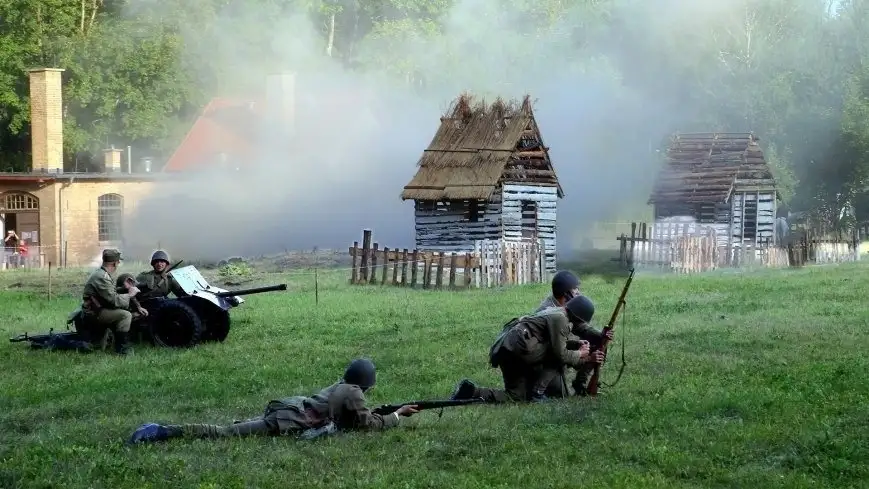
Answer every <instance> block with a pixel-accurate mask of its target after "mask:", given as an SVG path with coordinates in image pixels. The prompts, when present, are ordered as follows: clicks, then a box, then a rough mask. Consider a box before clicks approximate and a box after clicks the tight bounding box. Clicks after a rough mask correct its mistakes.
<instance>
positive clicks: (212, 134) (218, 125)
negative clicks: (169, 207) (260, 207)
mask: <svg viewBox="0 0 869 489" xmlns="http://www.w3.org/2000/svg"><path fill="white" fill-rule="evenodd" d="M260 107H261V105H260V104H257V103H255V102H253V101H251V100H241V99H229V98H215V99H212V100H211V101H210V102H209V103H208V105H206V106H205V109H203V110H202V114H200V115H199V117H198V118H197V119H196V122H194V123H193V126H192V127H191V128H190V131H188V132H187V136H186V137H185V138H184V140H183V141H181V144H180V145H179V146H178V148H176V149H175V152H174V153H173V154H172V156H171V157H170V158H169V161H167V162H166V165H165V166H164V167H163V171H165V172H175V171H184V170H190V169H193V168H196V167H202V166H206V165H210V164H212V163H213V162H214V160H215V158H217V156H218V155H219V154H220V153H226V154H227V155H231V156H232V157H234V158H235V159H238V160H240V161H252V160H253V151H254V149H255V148H254V146H255V144H256V143H255V135H256V134H257V133H258V132H259V131H258V129H259V123H260V121H261V120H262V115H261V113H260Z"/></svg>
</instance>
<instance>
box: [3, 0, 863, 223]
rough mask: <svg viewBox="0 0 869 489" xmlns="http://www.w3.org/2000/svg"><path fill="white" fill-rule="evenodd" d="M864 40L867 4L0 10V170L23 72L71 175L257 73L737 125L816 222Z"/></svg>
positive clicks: (69, 5)
mask: <svg viewBox="0 0 869 489" xmlns="http://www.w3.org/2000/svg"><path fill="white" fill-rule="evenodd" d="M698 4H699V5H698ZM867 41H869V1H867V0H840V1H833V0H714V1H713V0H710V1H709V2H692V1H689V0H661V1H656V2H648V1H639V0H536V1H530V0H528V1H526V0H513V1H506V0H488V1H482V0H461V1H459V0H365V1H363V0H246V1H240V0H184V1H182V0H0V145H2V148H3V151H2V152H0V167H2V169H4V170H9V169H16V170H22V169H25V168H26V167H27V165H28V161H29V147H28V130H29V125H28V119H29V113H28V112H29V106H28V86H27V77H26V69H27V68H30V67H34V66H39V65H42V66H57V67H62V68H65V69H66V70H67V71H66V73H65V74H64V80H65V84H66V86H65V90H66V91H65V104H66V113H67V116H68V117H67V125H66V149H67V160H68V162H69V163H68V164H69V165H71V166H72V165H75V166H76V167H77V168H78V169H84V168H88V166H89V165H90V164H91V163H90V161H91V159H92V156H91V155H92V154H96V155H98V154H99V150H100V149H102V148H103V147H105V146H106V145H107V144H115V145H116V146H126V145H132V146H133V147H134V148H136V149H137V151H138V152H140V153H141V152H147V153H149V154H152V155H154V156H155V157H157V160H160V159H161V158H160V157H161V156H166V155H168V153H169V152H171V150H172V149H173V148H174V147H175V146H176V145H177V143H178V142H179V140H180V138H181V137H182V136H183V134H184V128H186V127H187V126H189V124H190V122H191V121H192V119H193V118H194V117H195V115H196V114H197V112H198V111H199V110H200V109H201V107H202V105H203V103H204V102H206V101H207V100H208V99H209V98H210V97H212V96H214V95H217V94H236V93H244V92H250V91H251V90H256V89H259V88H261V84H262V75H263V74H264V73H265V72H267V71H269V70H274V69H280V68H292V69H297V70H299V71H304V70H306V69H307V70H311V71H317V70H321V69H322V70H325V69H327V68H329V67H330V66H331V67H332V68H333V69H334V67H336V66H340V67H341V68H342V69H343V70H345V71H352V72H356V73H360V74H366V75H371V76H377V77H380V79H381V80H384V81H383V83H392V84H395V85H396V86H399V85H404V86H405V87H408V86H410V87H413V89H414V90H416V91H417V93H421V94H424V96H427V97H430V98H431V99H438V100H442V101H443V102H446V101H447V100H448V99H449V98H451V97H452V96H454V95H455V93H456V92H457V91H458V90H462V89H472V90H474V91H481V92H485V93H499V92H503V93H506V94H509V95H511V96H512V95H516V94H517V93H518V92H522V91H524V90H526V89H529V88H534V89H535V90H538V91H540V92H545V93H547V94H548V95H550V96H554V95H553V94H559V93H567V92H568V91H569V90H570V88H569V87H570V86H572V85H573V86H575V87H579V88H577V90H585V91H587V92H589V93H594V94H595V95H594V96H591V95H589V96H588V99H587V100H584V101H583V102H582V103H583V104H585V105H586V106H591V105H594V107H586V110H585V112H584V113H583V112H582V111H583V109H582V108H578V109H577V110H578V111H579V113H583V114H584V115H583V117H585V118H590V119H592V120H594V121H596V122H595V124H597V125H598V126H599V127H607V128H610V129H611V130H617V129H619V128H622V129H623V130H624V132H626V133H632V134H634V136H635V139H636V140H637V141H643V140H648V141H649V144H650V145H652V146H656V145H658V143H659V141H660V140H661V138H662V137H663V136H665V135H667V134H669V133H670V132H671V131H673V130H697V131H701V130H731V131H746V130H753V131H755V132H756V133H757V134H758V135H759V136H760V137H761V138H762V140H763V141H764V146H765V149H766V151H767V155H768V157H769V158H770V159H771V161H772V162H773V163H774V164H775V167H776V171H777V173H778V176H779V178H780V180H781V181H782V182H783V183H785V185H786V187H787V197H788V199H789V200H790V201H791V202H793V204H794V205H795V206H798V207H807V206H809V205H810V204H813V206H815V205H814V204H816V203H818V202H820V203H823V204H824V205H823V206H822V207H828V208H829V209H830V210H829V212H830V213H831V214H835V213H836V212H837V210H836V209H838V208H840V207H841V206H842V205H843V203H844V202H847V201H853V202H855V203H857V204H860V203H861V202H862V201H863V200H865V199H863V197H862V196H863V194H864V193H865V191H866V189H867V185H869V120H867V116H869V68H867V64H866V61H867V55H869V47H867V46H869V44H867ZM323 72H324V71H323ZM577 103H579V102H577ZM616 107H619V108H620V109H618V111H619V112H620V113H622V114H625V116H626V117H625V119H624V120H619V119H618V118H617V117H614V116H613V115H611V113H612V112H614V111H616ZM586 123H588V124H591V123H590V122H587V121H586ZM575 125H576V126H577V127H579V126H581V125H582V124H581V123H576V124H575ZM426 136H428V135H426ZM602 139H606V138H601V137H596V138H595V140H596V141H598V140H602ZM594 144H600V147H593V146H594ZM594 144H593V143H589V144H588V145H587V146H589V149H588V150H587V151H588V154H589V155H594V157H595V158H605V157H606V152H605V151H604V150H603V148H604V145H606V146H607V147H610V146H612V141H603V142H600V143H594ZM620 157H625V158H627V157H629V156H628V155H627V154H624V155H621V156H620Z"/></svg>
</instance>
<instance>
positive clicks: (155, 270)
mask: <svg viewBox="0 0 869 489" xmlns="http://www.w3.org/2000/svg"><path fill="white" fill-rule="evenodd" d="M169 261H170V259H169V253H166V252H165V251H163V250H157V251H155V252H154V254H153V255H151V270H147V271H144V272H142V273H140V274H139V276H138V277H136V282H138V283H139V284H140V285H141V286H142V287H143V288H145V290H146V291H145V292H143V293H142V295H141V296H140V299H149V298H152V297H167V296H168V295H169V293H170V292H171V293H172V294H175V297H183V296H184V295H186V293H185V292H184V289H183V288H181V285H179V284H178V282H177V281H176V280H175V279H174V278H172V277H171V276H169V275H167V274H166V270H167V269H168V268H169Z"/></svg>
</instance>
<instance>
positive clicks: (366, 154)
mask: <svg viewBox="0 0 869 489" xmlns="http://www.w3.org/2000/svg"><path fill="white" fill-rule="evenodd" d="M733 3H734V2H703V6H702V7H700V6H697V2H691V1H688V0H685V1H669V2H648V1H646V2H637V1H631V0H625V1H621V2H588V4H587V5H585V6H583V7H582V9H578V8H577V9H572V10H558V5H560V4H561V2H537V3H536V4H535V5H538V4H539V8H535V11H536V13H538V14H539V15H540V16H546V15H552V16H556V17H558V18H560V21H559V22H555V23H552V27H551V28H549V29H547V30H546V31H543V32H541V31H539V30H538V29H536V28H535V27H534V26H533V22H532V20H533V19H529V18H528V15H527V14H519V13H516V12H517V11H518V9H514V8H511V7H510V5H511V4H510V3H509V2H496V1H493V0H488V1H486V0H463V1H459V2H456V3H455V5H453V6H452V7H451V9H450V10H449V12H448V14H447V15H446V17H445V19H444V21H443V22H442V25H443V29H442V33H441V34H439V35H437V36H433V37H430V38H427V37H426V36H425V35H422V34H419V32H420V31H421V30H420V29H417V28H416V27H413V28H411V27H409V26H407V25H404V24H402V22H403V21H396V22H394V23H393V24H391V25H390V26H389V27H390V29H392V35H390V36H382V37H378V36H376V35H369V36H368V38H367V40H366V42H364V43H362V44H360V45H359V46H355V49H356V50H358V53H359V54H360V56H362V57H366V56H367V57H381V58H385V59H388V60H389V63H388V64H387V67H388V69H387V70H386V71H383V72H379V73H374V72H371V73H361V72H358V71H351V70H348V69H346V68H344V67H342V66H341V64H340V63H339V62H338V61H337V60H335V59H333V58H329V57H328V56H326V55H325V51H326V47H325V41H324V36H323V35H322V33H320V32H318V31H317V26H315V25H314V24H313V23H312V21H311V20H309V18H308V17H307V16H305V15H303V14H302V13H293V14H287V13H285V12H274V11H267V10H265V8H264V7H262V8H260V7H258V6H257V5H258V4H255V3H250V2H248V3H246V4H245V5H244V6H243V7H240V8H234V7H232V6H230V7H226V8H225V9H224V10H223V11H221V12H219V16H220V19H221V23H220V24H221V25H225V26H226V28H220V29H215V33H214V34H213V36H212V37H204V34H203V33H202V32H200V31H198V30H190V31H189V32H188V33H186V34H185V38H187V37H189V39H188V40H189V42H187V43H185V46H187V47H186V48H185V49H186V51H185V55H186V57H187V59H188V60H196V59H200V60H208V62H209V63H211V64H212V65H214V64H215V63H217V64H219V65H220V68H221V71H222V72H223V73H224V74H223V75H222V76H223V77H224V78H225V79H226V80H230V79H232V81H233V83H232V85H233V86H236V87H241V86H243V87H247V88H248V89H249V90H250V91H251V93H250V94H249V96H250V98H252V99H262V97H264V95H265V88H266V76H267V75H268V74H269V73H275V72H279V71H291V72H293V73H294V75H295V94H294V96H295V110H294V111H295V115H294V131H295V133H294V136H292V137H290V136H287V135H286V134H285V133H281V132H278V131H276V130H275V127H274V125H270V124H266V123H261V124H259V125H255V127H247V129H248V130H249V132H250V134H251V136H250V137H252V138H253V139H254V140H255V146H256V148H257V153H256V154H257V156H256V158H255V161H244V162H242V163H241V164H240V165H238V166H239V169H238V170H234V169H229V170H224V169H215V170H214V171H208V172H199V173H196V174H194V175H188V176H185V177H183V178H179V179H177V180H173V181H169V182H166V183H163V184H161V186H160V188H159V190H158V191H157V192H155V193H154V194H153V195H151V196H149V197H147V198H145V199H143V200H141V201H140V202H138V204H137V212H135V214H134V215H132V216H131V217H130V222H129V223H128V226H127V229H130V230H132V231H131V235H130V236H129V241H130V242H131V245H128V246H132V247H131V248H130V249H129V252H132V253H135V254H141V255H146V254H148V253H150V252H151V251H152V250H153V247H154V246H156V244H157V242H159V243H160V244H161V245H162V246H163V247H164V248H166V249H167V250H169V251H170V252H171V253H172V254H173V255H174V256H178V257H183V258H187V259H194V258H201V259H220V258H225V257H227V256H232V255H253V254H264V253H271V252H279V251H282V250H285V249H311V248H313V247H315V246H316V247H320V248H344V247H346V246H348V245H349V244H350V243H352V242H353V241H354V240H357V239H360V237H361V229H362V228H372V229H373V230H374V235H375V237H376V240H377V241H378V242H379V243H380V244H381V246H384V245H385V246H389V247H409V248H412V247H413V244H414V228H413V203H412V202H411V201H407V202H402V201H401V200H400V198H399V194H400V193H401V190H402V187H403V186H404V185H405V184H406V183H408V182H409V181H410V179H411V178H412V176H413V174H414V173H415V171H416V162H417V160H418V159H419V157H420V156H421V154H422V151H423V149H424V148H425V147H426V146H427V145H428V143H429V141H430V140H431V138H432V136H433V135H434V133H435V131H436V129H437V127H438V124H439V122H440V121H439V117H440V116H441V115H442V113H443V112H444V111H445V109H446V108H447V106H448V104H449V103H450V102H451V101H452V100H453V99H454V98H455V97H456V96H458V95H459V93H461V92H462V91H465V90H467V91H470V92H471V93H472V94H474V95H479V96H484V97H486V98H487V100H489V101H491V100H493V99H494V97H495V96H501V97H503V98H506V99H512V98H516V99H521V97H522V96H523V95H524V94H525V93H530V94H531V96H532V99H534V100H536V103H535V106H534V110H535V115H536V118H537V121H538V124H539V126H540V128H541V131H542V135H543V138H544V142H545V144H546V145H547V146H549V147H550V155H551V158H552V161H553V163H554V165H555V169H556V171H557V173H558V176H559V179H560V181H561V184H562V186H563V188H564V190H565V193H566V197H565V198H564V199H563V200H562V201H561V202H560V203H559V216H558V219H559V221H558V230H559V252H560V253H563V252H567V251H569V250H571V249H573V248H575V247H576V246H577V245H578V244H579V243H578V242H576V241H575V240H574V239H573V237H574V236H575V235H576V233H577V231H579V230H581V229H583V228H584V227H586V226H588V225H590V224H591V223H593V222H595V221H598V220H606V219H612V218H615V217H616V215H619V214H620V213H622V214H623V213H625V212H630V211H631V210H632V209H637V208H638V206H640V208H642V206H643V205H645V201H646V198H647V196H648V193H649V190H650V188H651V184H652V180H653V179H654V174H655V172H656V171H657V169H658V165H657V158H658V156H657V152H656V150H657V149H659V148H660V145H661V143H662V141H663V140H664V138H666V137H667V136H668V135H669V134H670V133H671V132H672V131H673V130H674V129H677V128H679V129H681V130H683V131H691V130H695V131H710V130H715V129H716V128H715V127H709V126H703V125H702V124H701V125H695V126H691V125H690V123H691V122H696V121H698V120H700V119H702V114H699V113H698V111H699V107H700V104H697V103H693V102H692V98H691V96H685V95H684V94H683V93H682V91H683V89H684V87H682V86H680V84H679V83H678V80H679V77H678V76H675V75H674V74H673V73H672V70H673V67H671V66H661V65H656V64H655V60H660V59H661V58H662V56H661V55H662V53H672V52H676V50H679V51H680V52H682V53H683V54H682V55H683V56H685V57H686V58H687V59H690V57H691V56H692V53H691V51H692V49H694V50H696V47H694V46H692V45H686V44H680V42H683V41H684V40H685V39H686V37H685V36H688V37H687V38H690V31H691V29H694V30H697V27H694V26H697V25H698V24H699V25H704V24H706V25H708V24H709V23H711V22H712V21H713V20H714V19H716V18H720V17H721V16H722V13H726V12H728V11H729V9H732V8H733V7H732V5H733ZM651 4H654V5H651ZM167 5H168V4H164V3H163V2H159V1H156V0H152V1H141V2H138V3H135V2H134V3H132V5H131V7H130V15H143V14H144V13H147V12H154V11H165V10H166V9H167V8H168V6H167ZM258 8H259V9H260V10H257V9H258ZM522 10H525V11H527V10H528V9H522ZM613 18H618V19H620V20H619V22H607V23H606V24H607V25H608V27H607V28H606V29H604V28H601V27H600V26H601V25H604V24H605V23H604V22H602V21H601V20H602V19H613ZM251 32H256V33H258V36H259V37H258V39H264V38H267V39H268V41H269V44H268V46H263V45H260V44H257V43H252V42H251V40H250V37H249V35H248V33H251ZM396 32H398V33H400V34H399V35H395V33H396ZM674 32H680V33H682V34H680V35H681V37H680V36H675V35H674V34H673V33H674ZM263 33H267V34H266V35H264V34H263ZM375 34H376V33H375ZM577 39H580V40H581V41H582V45H583V47H581V48H576V47H575V44H576V40H577ZM227 73H230V75H227ZM409 74H410V75H409ZM201 76H203V77H204V76H205V74H204V73H203V74H202V75H201ZM410 76H412V78H413V80H412V82H411V83H408V79H409V77H410ZM203 84H204V83H203ZM212 85H213V83H212ZM231 95H234V94H231V93H214V94H213V96H215V97H218V96H231ZM693 96H694V97H695V98H696V97H697V94H694V95H693ZM185 130H186V129H185ZM745 130H749V128H745ZM179 139H180V138H179ZM137 246H138V247H139V248H137Z"/></svg>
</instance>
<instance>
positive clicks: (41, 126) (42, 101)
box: [28, 68, 64, 172]
mask: <svg viewBox="0 0 869 489" xmlns="http://www.w3.org/2000/svg"><path fill="white" fill-rule="evenodd" d="M63 71H64V70H63V69H60V68H35V69H32V70H28V73H29V74H30V139H31V150H30V151H31V158H32V162H33V163H32V171H34V172H63V89H62V83H61V81H62V80H61V73H63Z"/></svg>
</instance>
